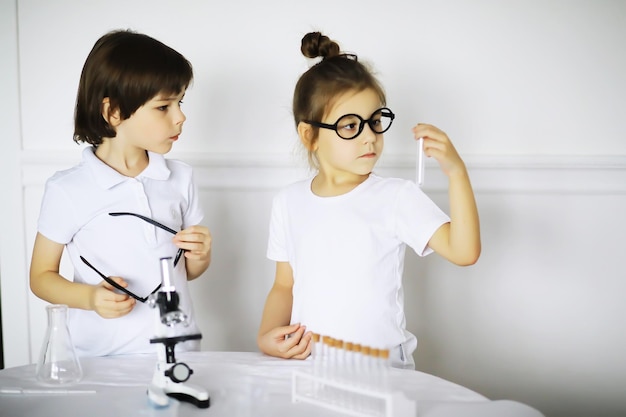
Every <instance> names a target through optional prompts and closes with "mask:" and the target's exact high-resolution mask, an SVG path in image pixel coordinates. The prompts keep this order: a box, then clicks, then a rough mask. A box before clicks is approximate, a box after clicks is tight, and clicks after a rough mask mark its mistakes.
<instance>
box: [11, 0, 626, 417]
mask: <svg viewBox="0 0 626 417" xmlns="http://www.w3.org/2000/svg"><path fill="white" fill-rule="evenodd" d="M405 3H409V4H405ZM185 5H186V6H185ZM0 12H1V13H0V16H1V17H0V35H1V36H0V46H1V50H2V53H3V59H2V61H1V63H0V70H1V74H2V77H0V78H1V79H0V87H1V90H0V91H2V97H3V99H2V100H0V106H1V107H0V121H1V122H2V123H1V125H2V126H3V129H4V133H5V136H6V137H5V139H4V140H3V144H4V148H3V152H2V153H1V154H0V158H2V159H1V160H0V166H1V167H0V169H2V171H1V172H0V174H1V175H2V177H3V178H4V180H3V182H2V183H3V185H2V187H3V188H2V192H3V195H4V196H6V199H5V202H3V205H2V216H0V218H1V220H0V221H1V222H2V223H1V224H0V225H1V226H2V229H1V230H2V231H3V233H1V234H0V235H1V236H0V242H1V243H2V248H1V252H0V260H1V261H2V263H1V267H2V269H1V278H2V281H1V284H2V287H1V289H2V313H3V330H4V335H5V341H4V349H5V359H6V362H7V365H8V366H14V365H19V364H22V363H28V362H30V361H33V360H34V359H36V355H37V353H38V349H39V345H40V343H41V338H42V332H43V329H44V327H45V323H44V322H43V319H44V317H43V314H44V313H43V305H44V303H43V302H42V301H41V300H38V299H36V298H35V297H33V296H32V295H31V294H30V292H29V291H28V285H27V273H28V269H27V268H28V263H29V260H30V250H31V247H32V241H33V238H34V234H35V230H36V219H37V215H38V211H39V201H40V198H41V193H42V190H43V183H44V181H45V179H46V178H47V177H48V176H49V175H51V174H52V173H53V172H54V171H55V170H57V169H62V168H65V167H68V166H70V165H72V164H74V163H75V162H76V161H77V160H78V158H79V156H80V150H81V148H80V147H78V146H76V145H75V144H74V143H73V142H72V140H71V136H72V112H73V104H74V100H75V93H76V86H77V83H78V77H79V74H80V70H81V68H82V64H83V62H84V59H85V57H86V55H87V53H88V52H89V50H90V48H91V47H92V45H93V43H94V42H95V40H96V39H97V38H98V37H99V36H100V35H102V34H103V33H105V32H106V31H108V30H110V29H113V28H132V29H135V30H138V31H141V32H145V33H147V34H150V35H152V36H154V37H156V38H158V39H160V40H162V41H164V42H165V43H167V44H169V45H170V46H172V47H174V48H176V49H177V50H179V51H180V52H181V53H183V54H184V55H185V56H186V57H187V58H189V59H190V60H191V62H192V63H193V65H194V69H195V74H196V79H195V82H194V84H193V86H192V88H191V89H190V90H189V91H188V94H187V97H186V98H185V104H184V106H185V111H186V114H187V116H188V121H187V123H186V126H185V132H184V134H183V136H182V137H181V140H180V141H179V142H178V143H177V144H176V149H175V150H174V151H173V152H172V154H171V156H172V157H177V158H180V159H183V160H186V161H187V162H189V163H191V164H192V165H193V166H194V168H195V169H196V170H197V173H198V176H199V179H200V187H201V193H202V202H203V204H204V207H205V209H206V212H207V218H206V224H207V225H208V226H209V227H210V228H211V230H212V233H213V236H214V240H215V243H214V261H213V265H212V266H211V268H210V270H209V271H208V272H207V273H206V274H205V275H204V276H203V277H202V278H201V279H200V280H197V281H194V282H193V283H192V284H191V285H192V287H193V289H194V296H195V304H196V309H197V312H198V313H199V314H200V315H201V317H202V318H201V320H202V331H203V334H204V340H203V348H205V349H215V350H256V346H255V342H254V340H255V335H256V329H257V326H258V322H259V318H260V314H261V309H262V306H263V302H264V298H265V294H266V292H267V291H268V290H269V286H270V284H271V281H272V278H273V276H272V275H273V265H272V264H271V263H270V262H269V261H267V260H266V259H265V256H264V254H265V243H266V242H265V240H266V236H267V230H266V229H267V221H268V215H269V209H270V202H271V198H272V196H273V194H274V193H275V192H276V190H278V189H279V188H280V187H281V186H282V185H284V184H286V183H288V182H290V181H293V180H295V179H297V178H300V177H302V176H303V175H306V170H305V164H304V161H303V159H302V158H301V157H300V155H299V154H298V152H297V149H298V148H297V142H296V136H295V132H294V129H293V125H292V124H293V122H292V119H291V113H290V102H291V95H292V92H293V87H294V84H295V81H296V80H297V78H298V76H299V75H300V74H301V73H302V72H303V71H304V70H305V69H306V68H307V66H306V65H307V64H306V62H305V60H304V59H303V58H302V56H301V55H300V53H299V42H300V39H301V37H302V35H303V34H304V33H306V32H307V31H309V30H311V29H320V30H322V31H324V32H327V33H328V34H329V35H330V36H331V37H333V38H335V39H337V40H338V41H339V42H340V43H341V44H342V46H343V47H344V49H346V50H348V51H352V52H356V53H358V54H359V56H360V57H361V59H365V60H369V61H371V62H372V63H373V65H374V68H375V69H376V71H377V73H378V74H379V76H380V79H381V80H382V82H383V83H384V84H385V86H386V88H387V92H388V102H389V106H390V107H391V108H392V109H393V110H394V112H396V113H397V115H398V118H397V121H396V124H395V125H394V127H393V129H392V130H391V131H390V132H389V133H388V134H386V139H387V140H386V150H385V152H386V153H385V155H384V157H383V159H382V160H381V165H380V170H381V172H382V173H384V174H389V175H398V176H403V177H406V178H412V176H413V175H414V170H413V166H414V165H413V164H414V156H413V150H414V144H413V142H412V141H411V138H410V132H409V128H410V126H411V125H412V124H413V123H415V122H417V121H426V122H430V123H434V124H437V125H439V126H440V127H442V128H443V129H444V130H446V131H447V132H448V134H449V135H450V137H451V138H452V140H453V141H454V142H455V145H456V146H457V148H458V150H459V151H460V152H461V153H462V155H464V156H465V158H466V162H467V164H468V167H469V170H470V174H471V175H472V179H473V183H474V186H475V189H476V193H477V200H478V204H479V209H480V214H481V224H482V233H483V255H482V257H481V259H480V260H479V262H478V263H477V264H476V265H475V266H473V267H469V268H458V267H454V266H452V265H449V264H447V263H445V262H444V261H442V260H441V259H439V258H437V257H436V256H430V257H427V258H425V259H418V258H417V257H416V256H415V255H413V254H409V255H408V257H407V268H406V273H405V278H406V280H405V283H406V289H407V297H406V304H407V306H406V309H407V315H408V325H409V328H410V329H411V330H412V331H413V332H415V333H416V334H417V335H418V338H419V340H420V342H419V346H418V350H417V352H416V355H415V356H416V360H417V367H418V369H420V370H423V371H426V372H430V373H434V374H436V375H440V376H442V377H444V378H446V379H449V380H452V381H455V382H458V383H461V384H463V385H466V386H468V387H470V388H472V389H475V390H477V391H479V392H481V393H482V394H484V395H487V396H489V397H491V398H494V399H496V398H509V399H516V400H519V401H523V402H526V403H528V404H530V405H532V406H534V407H536V408H538V409H539V410H541V411H542V412H544V414H545V415H546V416H547V417H557V416H568V417H572V416H573V417H576V416H588V415H603V416H618V415H623V414H625V413H626V401H625V400H624V399H623V395H622V394H623V387H624V386H626V358H625V357H624V354H623V352H624V350H625V348H626V325H625V324H624V323H623V317H624V316H625V315H626V306H625V305H624V303H623V298H624V297H623V294H624V293H625V291H626V281H625V280H624V278H625V277H626V273H624V272H623V262H622V258H621V256H622V252H623V250H624V244H623V236H624V235H625V233H626V222H625V221H624V220H623V213H624V212H625V211H626V128H625V127H624V122H623V120H624V119H625V116H626V77H624V75H623V74H626V3H625V2H623V1H619V0H615V1H608V0H602V1H582V0H579V1H567V0H551V1H539V0H535V1H521V0H517V1H513V0H512V1H506V2H497V1H489V0H476V1H460V0H457V1H413V2H404V1H401V0H397V1H387V2H383V3H381V2H373V1H356V0H352V1H344V2H337V1H329V0H318V1H316V2H315V3H307V4H306V5H305V4H304V3H301V2H286V1H285V2H281V1H278V0H267V1H265V2H262V3H261V2H253V1H229V2H203V1H199V0H198V1H188V2H179V3H174V2H170V1H164V0H158V1H155V0H152V1H147V0H141V1H140V0H136V1H133V2H125V1H120V0H111V1H108V2H88V1H83V2H81V1H76V0H74V1H71V0H64V1H61V0H59V1H55V2H48V1H44V0H39V1H37V0H19V1H9V0H0ZM7 179H8V180H7ZM426 191H427V192H428V193H429V194H430V195H431V196H432V198H433V199H435V201H437V202H438V203H440V204H441V205H442V206H443V207H446V194H445V181H444V179H443V178H442V177H441V175H440V174H439V173H438V171H437V170H436V167H434V166H433V165H429V167H428V171H427V174H426ZM62 268H63V269H64V270H66V269H68V268H70V266H69V265H67V263H64V264H63V265H62Z"/></svg>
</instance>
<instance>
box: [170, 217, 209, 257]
mask: <svg viewBox="0 0 626 417" xmlns="http://www.w3.org/2000/svg"><path fill="white" fill-rule="evenodd" d="M173 240H174V244H175V245H176V246H177V247H179V248H181V249H184V250H185V258H187V259H194V260H199V261H204V260H207V259H209V257H210V253H211V233H210V232H209V229H208V228H207V227H205V226H201V225H195V226H190V227H188V228H186V229H184V230H181V231H180V232H178V233H177V234H176V236H174V239H173Z"/></svg>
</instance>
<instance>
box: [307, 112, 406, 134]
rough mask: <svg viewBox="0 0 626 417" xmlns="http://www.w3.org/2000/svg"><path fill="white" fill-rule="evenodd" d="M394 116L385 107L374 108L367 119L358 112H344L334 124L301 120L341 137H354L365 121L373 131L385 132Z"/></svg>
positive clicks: (359, 132) (361, 130)
mask: <svg viewBox="0 0 626 417" xmlns="http://www.w3.org/2000/svg"><path fill="white" fill-rule="evenodd" d="M395 117H396V115H395V114H393V112H392V111H391V110H390V109H388V108H387V107H382V108H380V109H378V110H376V111H375V112H374V113H372V115H371V116H370V118H369V119H367V120H365V119H363V118H362V117H361V116H359V115H358V114H346V115H343V116H341V117H340V118H339V119H337V121H336V122H335V124H332V125H331V124H327V123H322V122H314V121H311V120H303V122H304V123H308V124H310V125H311V126H315V127H321V128H324V129H330V130H334V131H335V132H336V133H337V135H338V136H339V137H340V138H341V139H346V140H350V139H354V138H356V137H357V136H359V135H360V134H361V132H363V128H364V127H365V123H367V124H368V125H369V127H370V129H372V131H373V132H374V133H378V134H380V133H385V132H386V131H387V130H389V128H390V127H391V123H392V122H393V119H394V118H395Z"/></svg>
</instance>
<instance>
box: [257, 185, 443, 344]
mask: <svg viewBox="0 0 626 417" xmlns="http://www.w3.org/2000/svg"><path fill="white" fill-rule="evenodd" d="M449 221H450V219H449V217H448V216H447V215H446V214H445V213H444V212H443V211H442V210H441V209H439V207H437V206H436V205H435V203H433V202H432V200H430V198H428V197H427V196H426V194H424V193H423V192H422V191H421V190H420V189H419V188H418V187H417V186H416V185H415V184H414V183H413V182H411V181H407V180H403V179H398V178H381V177H378V176H376V175H374V174H371V175H370V176H369V178H368V179H367V180H366V181H364V182H363V183H362V184H360V185H359V186H358V187H356V188H355V189H354V190H352V191H350V192H349V193H347V194H343V195H340V196H336V197H319V196H316V195H315V194H313V192H312V191H311V179H308V180H305V181H301V182H297V183H295V184H292V185H290V186H288V187H287V188H285V189H284V190H282V191H281V192H280V193H279V194H278V195H277V196H276V197H275V198H274V202H273V206H272V215H271V221H270V234H269V243H268V250H267V256H268V258H270V259H272V260H274V261H277V262H289V264H290V266H291V268H292V269H293V275H294V286H293V307H292V313H291V322H292V323H301V324H302V325H305V326H307V330H310V331H313V332H315V333H319V334H322V335H328V336H331V337H334V338H338V339H342V340H344V341H350V342H353V343H360V344H364V345H368V346H370V347H373V348H391V347H394V346H397V345H399V344H401V343H405V344H407V346H408V347H409V349H410V350H411V351H412V350H413V349H415V345H416V340H415V336H413V335H412V334H411V333H409V332H408V331H407V330H406V328H405V327H406V326H405V315H404V295H403V289H402V273H403V268H404V253H405V247H406V245H407V244H408V245H409V246H410V247H412V248H413V249H414V250H415V252H416V253H417V254H418V255H420V256H424V255H427V254H428V253H430V252H432V250H431V249H430V248H429V247H428V246H427V244H428V241H429V240H430V238H431V236H432V235H433V233H434V232H435V231H436V230H437V229H438V228H439V227H440V226H441V225H443V224H444V223H446V222H449ZM410 353H411V352H407V354H410Z"/></svg>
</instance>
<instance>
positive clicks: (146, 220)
mask: <svg viewBox="0 0 626 417" xmlns="http://www.w3.org/2000/svg"><path fill="white" fill-rule="evenodd" d="M109 216H115V217H117V216H134V217H137V218H139V219H141V220H143V221H145V222H148V223H150V224H151V225H153V226H155V227H158V228H160V229H163V230H165V231H167V232H170V233H171V234H173V235H175V234H176V233H178V232H176V230H174V229H172V228H169V227H167V226H165V225H163V224H161V223H159V222H157V221H156V220H153V219H151V218H149V217H146V216H142V215H141V214H137V213H128V212H116V213H109ZM183 252H184V249H178V252H177V253H176V257H175V258H174V266H176V264H178V261H179V260H180V257H181V256H182V254H183ZM80 259H81V261H83V263H84V264H85V265H87V266H88V267H89V268H91V269H92V270H94V271H95V272H96V273H97V274H98V275H100V277H101V278H102V279H103V280H105V281H106V282H108V283H109V284H111V285H112V286H113V287H115V288H116V289H118V290H120V291H121V292H123V293H124V294H127V295H129V296H131V297H133V298H134V299H135V300H137V301H140V302H142V303H145V302H146V301H147V300H148V297H150V295H152V294H154V293H155V292H157V291H158V290H159V288H161V284H159V286H158V287H156V288H155V289H154V291H152V292H151V293H150V294H149V295H148V296H147V297H140V296H138V295H137V294H135V293H133V292H132V291H129V290H127V289H126V288H124V287H122V286H121V285H119V284H118V283H117V282H115V281H113V280H112V279H111V278H109V277H107V276H106V275H104V274H103V273H102V272H100V271H98V269H96V267H95V266H93V265H92V264H90V263H89V261H87V259H85V258H83V257H82V256H81V257H80Z"/></svg>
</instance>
